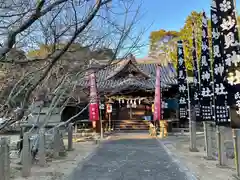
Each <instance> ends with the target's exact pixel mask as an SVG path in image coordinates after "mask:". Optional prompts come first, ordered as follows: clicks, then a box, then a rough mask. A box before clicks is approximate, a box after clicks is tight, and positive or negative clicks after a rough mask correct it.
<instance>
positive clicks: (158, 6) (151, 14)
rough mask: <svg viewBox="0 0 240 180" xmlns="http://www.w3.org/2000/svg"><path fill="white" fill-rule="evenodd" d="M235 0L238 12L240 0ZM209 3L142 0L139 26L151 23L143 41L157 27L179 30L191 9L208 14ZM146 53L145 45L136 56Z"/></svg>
mask: <svg viewBox="0 0 240 180" xmlns="http://www.w3.org/2000/svg"><path fill="white" fill-rule="evenodd" d="M137 1H138V0H136V3H137ZM139 1H140V0H139ZM236 1H237V7H238V14H239V12H240V0H236ZM210 5H211V0H143V5H142V10H143V11H144V12H145V13H144V17H143V18H142V19H141V24H139V28H142V27H146V26H150V25H151V24H152V25H151V26H150V28H149V29H148V30H147V32H146V33H145V35H144V37H143V41H144V42H148V38H149V35H150V32H151V31H155V30H159V29H165V30H179V29H180V28H182V27H183V24H184V22H185V19H186V17H187V16H188V15H189V14H190V13H191V11H203V10H204V11H205V12H206V13H207V14H210V12H209V11H210ZM147 54H148V47H145V48H143V49H142V51H141V53H140V54H139V55H137V57H144V56H146V55H147Z"/></svg>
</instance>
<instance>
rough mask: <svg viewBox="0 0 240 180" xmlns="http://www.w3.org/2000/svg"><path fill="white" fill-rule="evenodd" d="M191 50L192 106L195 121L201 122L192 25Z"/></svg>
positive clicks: (196, 61)
mask: <svg viewBox="0 0 240 180" xmlns="http://www.w3.org/2000/svg"><path fill="white" fill-rule="evenodd" d="M192 33H193V34H192V37H193V49H192V57H193V101H192V102H193V103H192V104H193V106H194V109H195V117H196V121H200V120H201V114H200V102H199V90H200V82H199V71H198V59H197V50H196V39H195V31H194V24H193V32H192Z"/></svg>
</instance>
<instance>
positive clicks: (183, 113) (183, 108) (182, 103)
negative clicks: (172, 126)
mask: <svg viewBox="0 0 240 180" xmlns="http://www.w3.org/2000/svg"><path fill="white" fill-rule="evenodd" d="M177 49H178V50H177V57H178V91H179V121H180V122H185V121H186V120H187V119H188V113H187V112H188V88H187V74H186V67H185V60H184V51H183V43H182V41H181V40H180V41H178V48H177Z"/></svg>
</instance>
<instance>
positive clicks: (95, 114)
mask: <svg viewBox="0 0 240 180" xmlns="http://www.w3.org/2000/svg"><path fill="white" fill-rule="evenodd" d="M89 119H90V120H91V121H98V120H99V109H98V104H97V103H92V104H90V105H89Z"/></svg>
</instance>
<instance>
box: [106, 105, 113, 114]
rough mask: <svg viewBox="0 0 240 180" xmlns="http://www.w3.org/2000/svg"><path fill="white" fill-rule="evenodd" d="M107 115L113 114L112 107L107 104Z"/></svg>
mask: <svg viewBox="0 0 240 180" xmlns="http://www.w3.org/2000/svg"><path fill="white" fill-rule="evenodd" d="M107 113H112V105H111V104H107Z"/></svg>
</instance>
